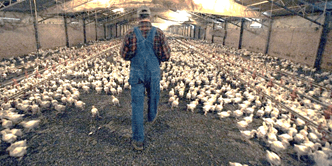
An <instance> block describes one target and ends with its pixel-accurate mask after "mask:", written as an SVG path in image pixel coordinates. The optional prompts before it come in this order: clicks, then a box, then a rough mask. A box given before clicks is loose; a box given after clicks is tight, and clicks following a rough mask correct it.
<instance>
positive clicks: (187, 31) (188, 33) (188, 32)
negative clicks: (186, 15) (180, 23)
mask: <svg viewBox="0 0 332 166" xmlns="http://www.w3.org/2000/svg"><path fill="white" fill-rule="evenodd" d="M187 37H189V27H188V26H187Z"/></svg>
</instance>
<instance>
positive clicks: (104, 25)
mask: <svg viewBox="0 0 332 166" xmlns="http://www.w3.org/2000/svg"><path fill="white" fill-rule="evenodd" d="M103 27H104V39H105V40H106V24H103Z"/></svg>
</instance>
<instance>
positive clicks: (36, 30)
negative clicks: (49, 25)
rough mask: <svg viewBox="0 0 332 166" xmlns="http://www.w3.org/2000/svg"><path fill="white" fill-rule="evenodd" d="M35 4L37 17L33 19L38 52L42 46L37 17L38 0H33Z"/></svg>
mask: <svg viewBox="0 0 332 166" xmlns="http://www.w3.org/2000/svg"><path fill="white" fill-rule="evenodd" d="M33 3H34V7H35V11H34V12H35V16H34V17H33V25H34V28H35V39H36V48H37V52H38V51H39V49H40V48H41V46H40V41H39V37H38V21H37V19H38V15H37V4H36V0H33Z"/></svg>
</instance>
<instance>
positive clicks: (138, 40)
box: [120, 6, 171, 150]
mask: <svg viewBox="0 0 332 166" xmlns="http://www.w3.org/2000/svg"><path fill="white" fill-rule="evenodd" d="M137 15H138V18H139V24H138V26H137V27H134V29H131V30H128V32H127V34H126V36H125V38H124V41H123V45H122V48H121V49H120V55H121V56H122V58H124V59H125V60H128V61H130V76H129V80H128V81H129V84H130V85H131V107H132V120H131V121H132V131H133V136H132V137H133V139H132V145H133V147H134V148H135V149H136V150H143V141H144V125H143V110H144V95H145V90H146V92H147V96H148V121H149V122H151V123H154V122H155V120H156V118H157V115H158V102H159V95H160V67H159V66H160V63H161V62H164V61H168V60H169V58H170V54H171V49H170V47H169V45H168V43H167V40H166V37H165V35H164V33H163V31H162V30H160V29H159V28H156V27H153V26H152V25H151V22H150V17H151V12H150V9H149V8H148V7H146V6H143V7H141V8H139V9H138V11H137Z"/></svg>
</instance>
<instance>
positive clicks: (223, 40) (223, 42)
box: [222, 19, 227, 46]
mask: <svg viewBox="0 0 332 166" xmlns="http://www.w3.org/2000/svg"><path fill="white" fill-rule="evenodd" d="M224 29H225V34H224V37H223V39H222V45H223V46H224V45H226V38H227V20H226V19H225V22H224Z"/></svg>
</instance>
